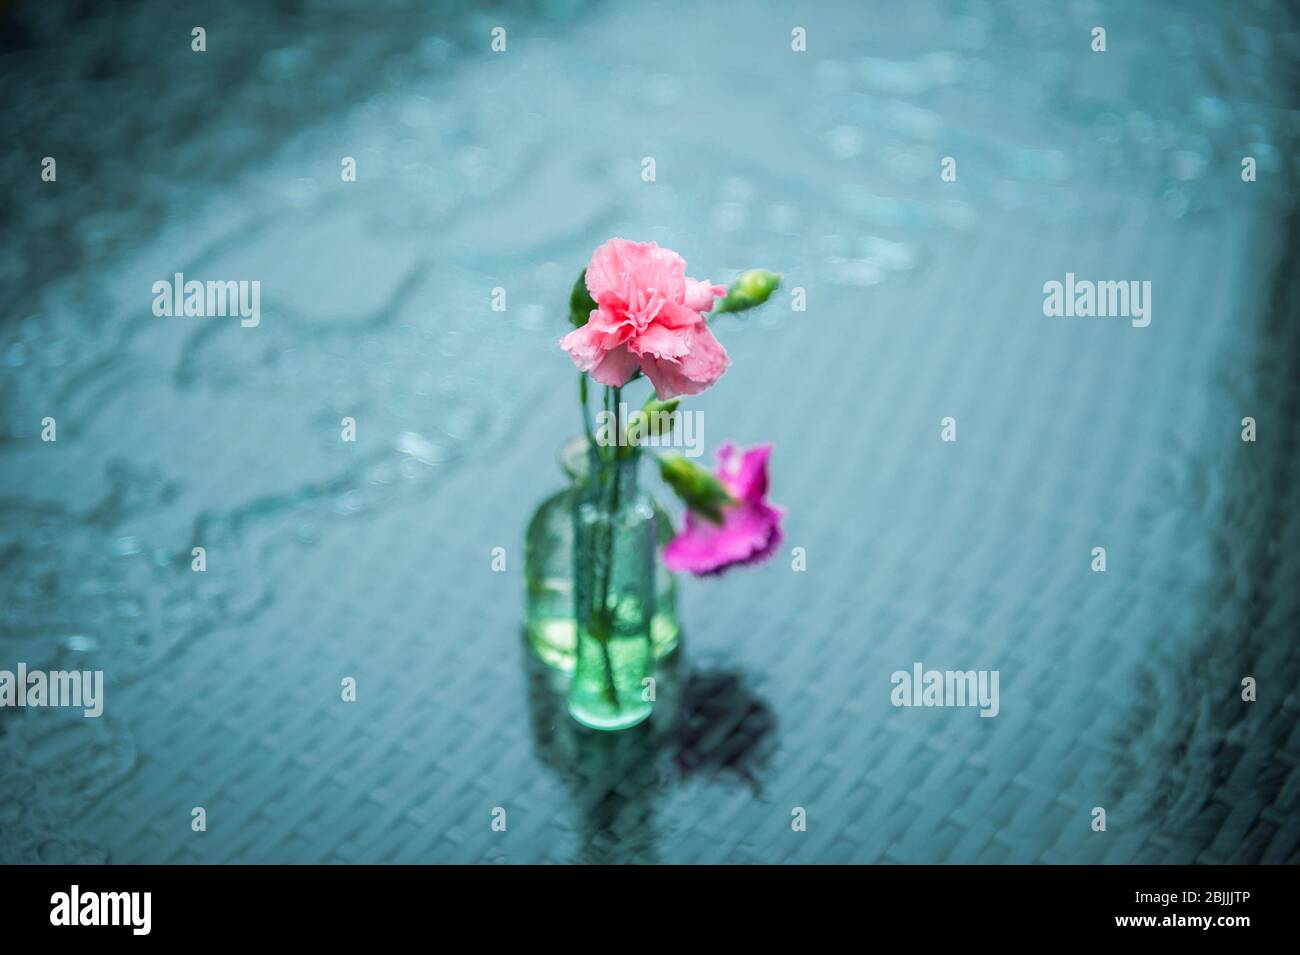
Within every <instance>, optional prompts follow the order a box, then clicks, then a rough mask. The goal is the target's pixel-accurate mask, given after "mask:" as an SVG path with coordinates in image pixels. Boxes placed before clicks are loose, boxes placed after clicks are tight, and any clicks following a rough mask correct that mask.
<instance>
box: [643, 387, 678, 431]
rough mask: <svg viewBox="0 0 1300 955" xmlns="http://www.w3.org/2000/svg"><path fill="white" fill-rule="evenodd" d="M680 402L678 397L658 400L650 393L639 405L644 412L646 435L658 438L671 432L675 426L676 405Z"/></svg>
mask: <svg viewBox="0 0 1300 955" xmlns="http://www.w3.org/2000/svg"><path fill="white" fill-rule="evenodd" d="M681 403H682V400H681V399H680V398H670V399H669V400H667V401H660V400H659V398H658V397H657V396H656V395H654V394H653V393H651V395H650V397H649V398H647V399H646V400H645V404H644V405H642V406H641V411H642V412H644V414H645V420H646V436H647V437H650V438H658V437H662V436H665V435H669V434H672V432H673V428H675V427H676V426H677V417H678V415H677V406H678V405H679V404H681Z"/></svg>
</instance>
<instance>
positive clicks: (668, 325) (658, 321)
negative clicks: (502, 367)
mask: <svg viewBox="0 0 1300 955" xmlns="http://www.w3.org/2000/svg"><path fill="white" fill-rule="evenodd" d="M587 291H588V292H590V293H591V297H592V298H593V299H594V300H595V302H596V308H595V309H594V310H593V311H592V312H591V314H590V315H589V316H588V317H587V324H585V325H583V326H582V327H581V328H575V329H574V330H573V331H571V332H569V334H567V335H565V336H564V338H563V339H562V340H561V341H560V347H561V348H563V349H564V350H565V351H567V352H568V353H569V356H570V357H571V358H572V359H573V363H574V364H575V365H577V366H578V368H579V370H581V371H589V372H591V377H592V378H595V379H596V380H597V381H598V382H600V383H601V384H602V385H610V386H613V387H619V386H622V385H625V384H627V383H628V381H629V379H631V377H632V376H633V375H634V374H636V370H637V368H640V369H641V370H642V371H643V372H645V374H646V377H647V378H649V379H650V381H651V382H652V383H653V384H654V386H655V391H656V392H657V393H658V394H659V397H660V398H662V399H665V400H666V399H668V398H675V397H677V396H678V395H697V394H699V393H700V392H701V391H703V390H704V389H705V388H708V387H709V386H710V385H712V384H713V383H714V382H715V381H717V380H718V378H719V377H721V375H722V373H723V372H724V371H726V370H727V366H728V365H729V364H731V359H729V358H728V357H727V353H726V351H725V350H724V349H723V347H722V345H721V344H719V342H718V340H717V339H716V338H714V337H713V333H712V332H711V331H709V324H708V322H707V321H706V320H705V318H704V314H703V313H704V312H707V311H709V309H711V308H713V300H714V299H715V298H718V297H719V296H722V295H725V294H726V292H727V290H726V288H725V287H724V286H722V285H713V284H711V283H709V282H699V281H696V280H695V279H690V278H687V277H686V260H685V259H683V258H682V257H681V256H680V255H678V254H677V253H676V252H674V251H672V250H671V249H661V248H660V247H659V246H658V244H656V243H654V242H631V241H629V240H627V239H610V240H609V241H608V242H606V243H605V244H604V245H602V246H601V247H600V248H598V249H597V250H596V251H595V252H594V253H592V256H591V264H590V265H588V266H587Z"/></svg>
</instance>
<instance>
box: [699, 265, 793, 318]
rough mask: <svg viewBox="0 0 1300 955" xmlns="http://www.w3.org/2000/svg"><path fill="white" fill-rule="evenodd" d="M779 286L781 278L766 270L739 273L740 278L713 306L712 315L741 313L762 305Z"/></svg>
mask: <svg viewBox="0 0 1300 955" xmlns="http://www.w3.org/2000/svg"><path fill="white" fill-rule="evenodd" d="M780 284H781V276H779V275H777V274H776V273H775V272H769V271H767V269H750V270H749V271H748V272H741V273H740V277H739V278H737V279H736V281H734V282H732V283H731V288H729V289H727V294H726V296H725V297H724V298H723V299H722V301H721V302H719V303H718V304H717V305H715V306H714V308H713V314H715V315H725V314H726V313H727V312H743V311H745V309H748V308H755V307H757V306H759V305H762V304H763V303H764V302H766V301H767V300H768V299H769V298H771V297H772V293H773V292H775V291H776V289H777V286H779V285H780Z"/></svg>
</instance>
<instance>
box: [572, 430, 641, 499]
mask: <svg viewBox="0 0 1300 955" xmlns="http://www.w3.org/2000/svg"><path fill="white" fill-rule="evenodd" d="M640 464H641V452H640V451H639V450H637V449H636V448H627V447H623V448H618V447H599V446H597V445H594V444H593V445H590V446H589V447H588V448H587V454H586V469H585V470H586V473H585V474H584V475H582V477H581V484H582V486H583V488H584V492H585V493H584V497H585V498H586V499H587V500H589V501H595V502H598V503H600V504H601V505H602V506H604V507H612V506H613V503H614V502H615V501H617V502H619V504H620V506H621V504H622V503H624V502H627V501H630V500H631V499H632V498H633V497H635V496H636V494H637V470H638V468H639V466H640Z"/></svg>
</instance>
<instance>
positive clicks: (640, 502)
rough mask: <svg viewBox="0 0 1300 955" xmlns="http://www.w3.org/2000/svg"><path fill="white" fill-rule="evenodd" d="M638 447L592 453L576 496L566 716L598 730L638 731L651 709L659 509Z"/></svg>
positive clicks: (606, 449)
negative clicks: (640, 469)
mask: <svg viewBox="0 0 1300 955" xmlns="http://www.w3.org/2000/svg"><path fill="white" fill-rule="evenodd" d="M639 458H640V454H639V452H637V451H636V449H635V448H614V447H609V448H600V447H592V448H590V449H589V451H588V456H587V460H588V472H587V479H586V481H585V482H583V484H582V485H581V487H580V488H579V490H578V492H577V493H576V494H575V496H574V507H573V606H574V621H575V623H576V626H577V652H576V659H575V667H574V672H573V682H572V684H571V685H570V687H569V698H568V706H569V713H570V714H571V715H572V716H573V718H574V719H576V720H577V721H578V722H579V723H582V724H583V725H585V726H590V727H592V728H593V729H602V730H617V729H626V728H627V727H629V726H635V725H636V724H637V723H640V722H641V721H642V720H644V719H645V718H646V717H648V716H649V715H650V714H651V712H652V711H653V710H654V698H655V692H654V681H653V680H652V679H650V677H651V676H652V672H653V669H654V660H655V657H654V646H653V642H652V638H651V625H652V620H653V618H654V613H655V589H656V587H655V583H656V582H655V565H656V563H657V561H658V555H657V549H658V547H657V545H658V538H657V533H656V524H657V521H656V517H655V508H654V503H653V502H652V501H651V500H650V497H649V496H648V495H647V494H645V493H644V492H642V491H641V490H640V489H639V488H638V487H637V465H638V463H639Z"/></svg>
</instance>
